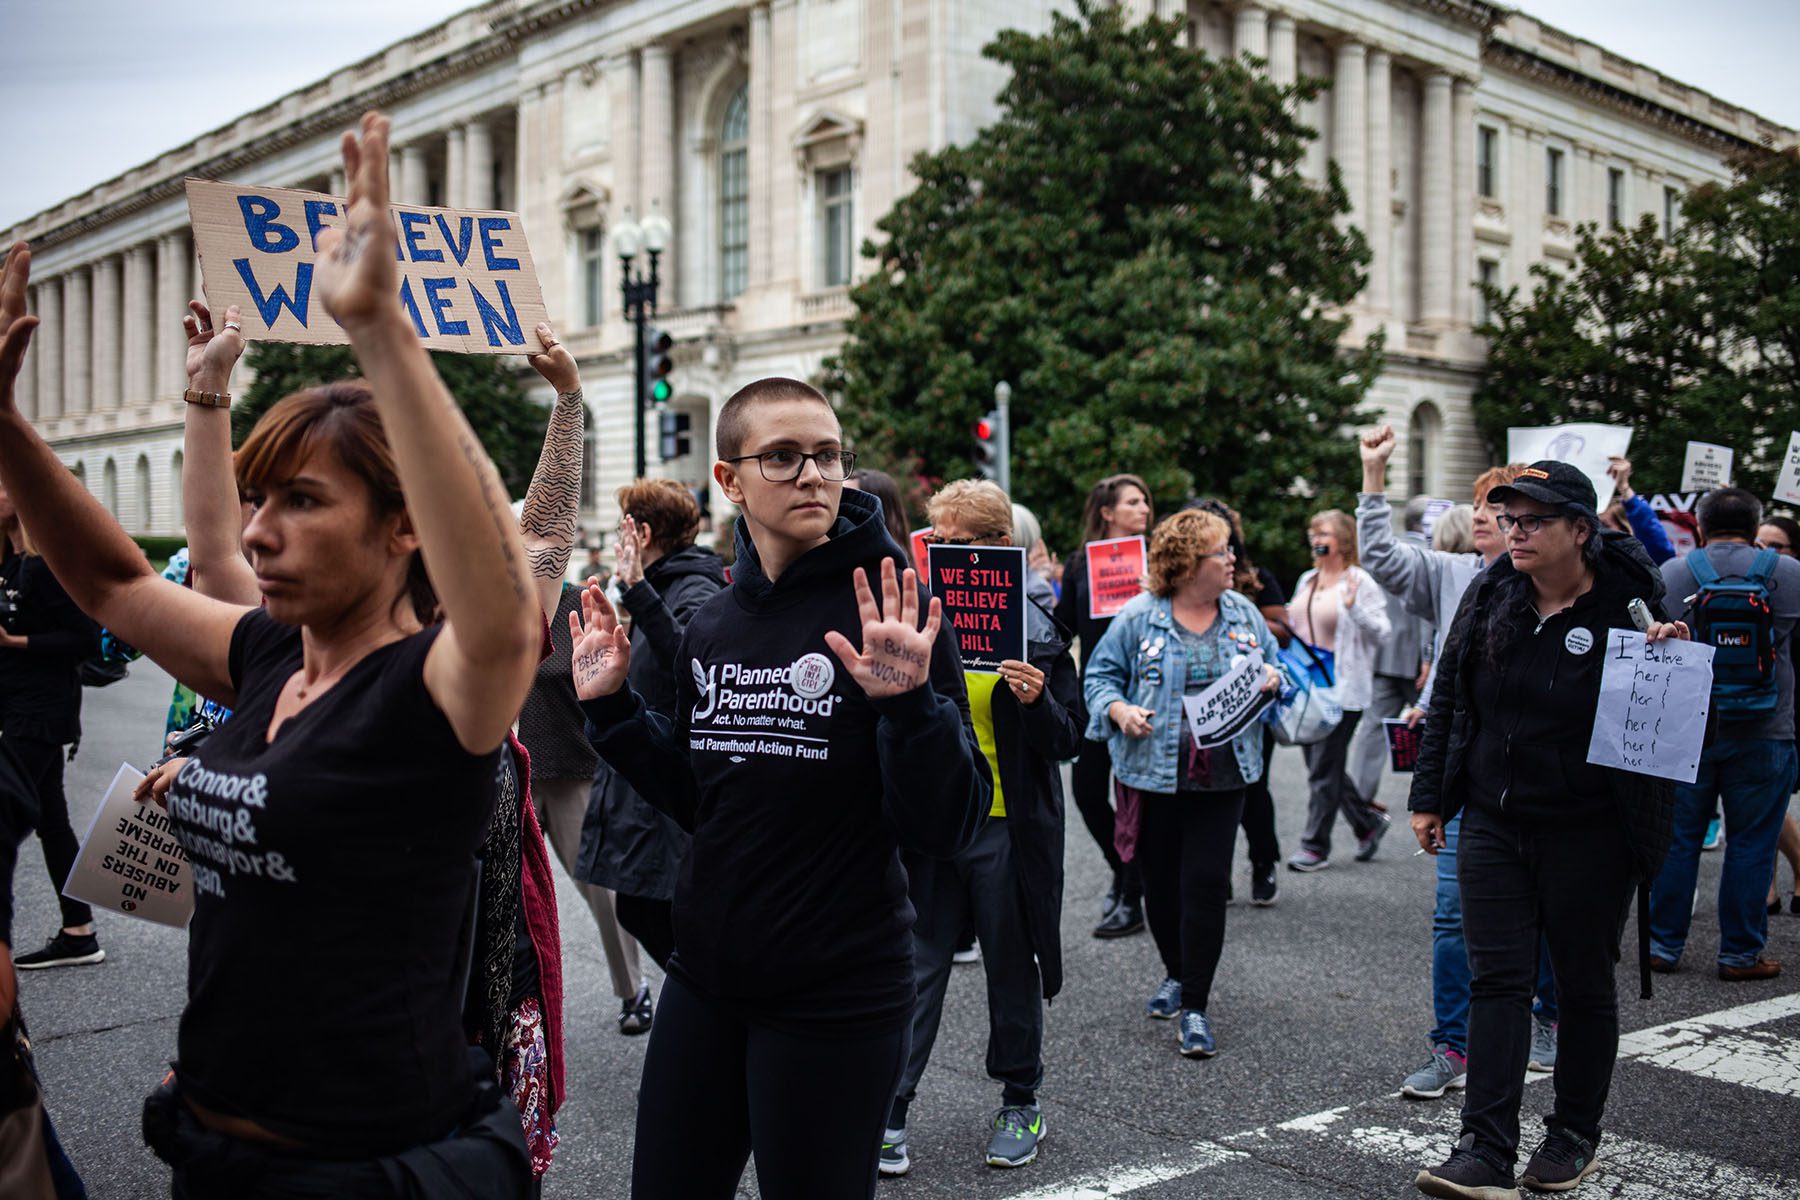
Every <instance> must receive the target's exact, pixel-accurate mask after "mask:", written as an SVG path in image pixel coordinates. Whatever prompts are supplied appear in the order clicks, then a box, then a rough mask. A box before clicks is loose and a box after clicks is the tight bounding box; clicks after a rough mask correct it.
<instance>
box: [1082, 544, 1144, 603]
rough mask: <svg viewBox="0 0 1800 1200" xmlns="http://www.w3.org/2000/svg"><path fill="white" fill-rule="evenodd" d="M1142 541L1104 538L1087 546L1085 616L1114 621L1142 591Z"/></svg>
mask: <svg viewBox="0 0 1800 1200" xmlns="http://www.w3.org/2000/svg"><path fill="white" fill-rule="evenodd" d="M1144 563H1145V556H1144V539H1143V536H1142V535H1138V536H1136V537H1122V538H1107V539H1106V540H1104V541H1099V542H1089V543H1088V544H1087V573H1088V616H1089V617H1090V618H1092V619H1093V620H1096V621H1098V620H1102V619H1104V618H1106V617H1116V616H1118V615H1119V610H1120V609H1122V608H1124V607H1125V606H1126V605H1127V604H1130V603H1131V601H1132V598H1133V597H1135V596H1136V595H1137V594H1138V593H1139V592H1141V591H1143V590H1144V584H1143V579H1144Z"/></svg>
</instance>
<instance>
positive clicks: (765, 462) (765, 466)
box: [725, 450, 856, 483]
mask: <svg viewBox="0 0 1800 1200" xmlns="http://www.w3.org/2000/svg"><path fill="white" fill-rule="evenodd" d="M748 458H754V459H755V460H756V465H757V467H758V468H759V469H761V471H762V477H763V478H764V479H766V480H768V481H769V482H770V483H792V482H794V480H796V479H798V478H800V472H802V471H804V470H806V464H807V461H808V460H809V459H810V460H811V461H812V463H813V465H814V466H816V467H818V468H819V477H820V478H821V479H824V480H825V481H826V482H828V483H842V482H843V481H844V480H846V479H848V478H850V472H852V471H854V470H856V454H855V453H854V452H853V451H850V450H820V451H818V452H817V453H814V454H805V453H802V452H801V451H799V450H764V451H763V452H762V453H761V454H740V455H738V456H737V457H736V458H728V459H726V460H725V461H726V462H728V463H741V462H743V461H744V460H745V459H748Z"/></svg>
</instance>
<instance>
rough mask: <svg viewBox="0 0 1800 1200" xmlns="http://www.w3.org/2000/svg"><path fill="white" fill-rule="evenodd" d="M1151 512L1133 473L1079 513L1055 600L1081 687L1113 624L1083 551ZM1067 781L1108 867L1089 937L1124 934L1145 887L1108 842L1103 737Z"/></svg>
mask: <svg viewBox="0 0 1800 1200" xmlns="http://www.w3.org/2000/svg"><path fill="white" fill-rule="evenodd" d="M1154 515H1155V514H1154V512H1153V511H1152V509H1151V506H1150V487H1149V485H1148V484H1146V483H1145V482H1144V481H1143V480H1142V479H1140V478H1138V477H1137V476H1136V475H1108V476H1107V477H1106V478H1105V479H1102V480H1100V482H1098V483H1096V484H1095V485H1094V486H1093V487H1092V488H1090V489H1089V490H1088V496H1087V503H1086V505H1085V506H1084V507H1083V508H1082V513H1081V547H1080V548H1077V550H1076V552H1075V553H1074V554H1072V555H1070V556H1069V562H1068V565H1067V566H1065V567H1064V568H1063V587H1062V595H1061V596H1060V597H1059V598H1058V599H1057V602H1056V619H1057V620H1058V621H1060V622H1062V626H1063V628H1064V629H1070V630H1073V631H1074V632H1075V637H1076V640H1077V641H1079V642H1080V643H1081V664H1080V665H1081V669H1082V679H1083V682H1084V686H1085V681H1086V678H1087V674H1086V672H1087V659H1088V656H1089V655H1091V654H1093V652H1094V647H1095V646H1098V645H1099V644H1100V639H1101V638H1103V637H1105V636H1106V631H1107V630H1108V629H1109V628H1111V627H1112V622H1113V618H1111V617H1095V616H1091V615H1089V610H1088V571H1087V555H1086V554H1085V553H1084V552H1083V551H1084V549H1085V547H1086V546H1087V544H1088V543H1089V542H1099V541H1105V540H1107V539H1109V538H1121V537H1133V536H1138V535H1142V534H1144V533H1145V532H1147V531H1148V530H1149V528H1150V523H1151V519H1152V518H1153V517H1154ZM1069 782H1070V786H1071V790H1072V791H1073V792H1074V793H1075V807H1076V808H1077V809H1079V810H1080V811H1081V820H1082V823H1083V824H1085V825H1086V826H1087V830H1088V834H1089V835H1090V836H1092V837H1093V839H1094V843H1095V844H1096V845H1098V846H1099V847H1100V853H1101V854H1102V855H1104V856H1105V857H1106V865H1107V866H1108V867H1111V868H1112V887H1111V888H1110V889H1108V891H1107V893H1106V900H1105V903H1104V904H1103V905H1102V907H1101V911H1100V923H1099V924H1098V925H1096V926H1094V936H1095V937H1101V938H1112V937H1125V936H1127V935H1128V934H1133V933H1138V932H1140V931H1141V930H1142V929H1143V928H1144V885H1143V881H1142V880H1141V879H1140V878H1139V876H1138V870H1137V867H1136V866H1134V865H1133V864H1131V863H1127V862H1125V861H1124V860H1123V859H1122V858H1121V857H1120V855H1119V850H1118V847H1117V846H1115V845H1114V844H1113V842H1114V839H1113V834H1114V827H1115V821H1116V817H1115V814H1114V812H1113V796H1112V757H1111V755H1110V753H1109V752H1108V750H1107V748H1106V743H1105V742H1104V741H1087V742H1084V743H1083V744H1082V747H1081V756H1080V757H1079V758H1077V759H1076V760H1075V766H1074V767H1073V769H1072V770H1071V771H1070V774H1069Z"/></svg>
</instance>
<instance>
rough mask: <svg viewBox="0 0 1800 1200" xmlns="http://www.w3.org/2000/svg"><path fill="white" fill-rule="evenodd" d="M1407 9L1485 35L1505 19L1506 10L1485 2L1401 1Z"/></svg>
mask: <svg viewBox="0 0 1800 1200" xmlns="http://www.w3.org/2000/svg"><path fill="white" fill-rule="evenodd" d="M1401 2H1402V3H1403V4H1404V5H1405V6H1406V7H1408V8H1416V9H1418V10H1419V11H1421V12H1427V13H1430V14H1431V15H1433V16H1437V17H1448V18H1450V19H1451V20H1452V21H1457V22H1460V23H1461V24H1464V25H1469V26H1472V27H1473V28H1475V29H1477V30H1479V31H1480V32H1482V33H1484V34H1485V33H1486V32H1487V31H1488V30H1490V29H1492V28H1493V27H1494V26H1495V25H1498V24H1499V23H1500V22H1501V21H1502V20H1504V19H1505V18H1506V12H1507V10H1506V9H1504V8H1500V7H1498V6H1497V5H1493V4H1488V3H1486V2H1485V0H1401Z"/></svg>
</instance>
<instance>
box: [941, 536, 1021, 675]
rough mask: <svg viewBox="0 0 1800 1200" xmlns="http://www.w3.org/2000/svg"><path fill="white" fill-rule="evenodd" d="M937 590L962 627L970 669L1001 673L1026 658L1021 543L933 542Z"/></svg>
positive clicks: (948, 614) (959, 634)
mask: <svg viewBox="0 0 1800 1200" xmlns="http://www.w3.org/2000/svg"><path fill="white" fill-rule="evenodd" d="M930 552H931V594H932V595H934V596H936V597H937V598H938V600H939V601H940V602H941V603H942V604H943V606H944V619H945V620H946V621H948V622H949V623H950V628H952V629H954V630H956V638H957V646H958V647H959V648H960V649H961V651H962V665H963V670H965V671H986V672H989V673H995V672H998V671H999V670H1000V664H1001V662H1003V661H1004V660H1006V659H1009V658H1011V659H1019V660H1023V659H1024V657H1025V551H1024V550H1023V549H1022V548H1020V547H1018V546H932V547H930Z"/></svg>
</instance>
